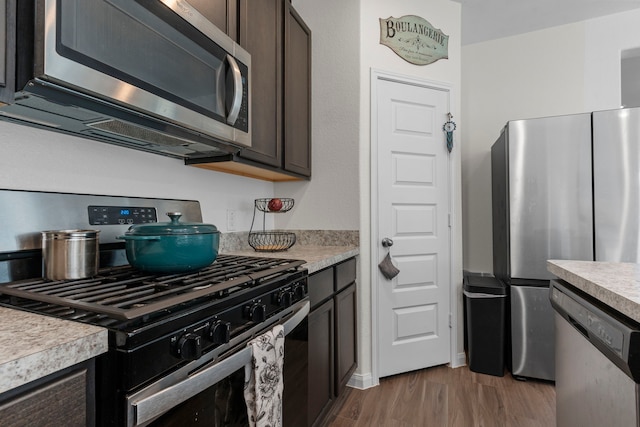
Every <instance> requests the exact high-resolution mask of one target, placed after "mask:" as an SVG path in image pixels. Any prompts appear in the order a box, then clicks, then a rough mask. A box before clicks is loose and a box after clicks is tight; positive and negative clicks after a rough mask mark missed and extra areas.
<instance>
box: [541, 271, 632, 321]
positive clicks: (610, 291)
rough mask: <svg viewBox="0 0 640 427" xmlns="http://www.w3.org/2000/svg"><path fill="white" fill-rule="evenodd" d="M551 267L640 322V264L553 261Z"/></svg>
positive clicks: (580, 287)
mask: <svg viewBox="0 0 640 427" xmlns="http://www.w3.org/2000/svg"><path fill="white" fill-rule="evenodd" d="M547 269H548V270H549V271H550V272H551V273H553V274H555V275H556V276H557V277H559V278H560V279H563V280H565V281H567V282H569V283H571V284H572V285H573V286H575V287H576V288H578V289H580V290H581V291H584V292H586V293H587V294H589V295H591V296H592V297H594V298H596V299H597V300H599V301H601V302H602V303H604V304H606V305H608V306H609V307H611V308H613V309H614V310H616V311H619V312H620V313H622V314H624V315H625V316H627V317H629V318H631V319H633V320H635V321H636V322H640V264H633V263H620V262H597V261H565V260H549V261H547Z"/></svg>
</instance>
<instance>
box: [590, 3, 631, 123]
mask: <svg viewBox="0 0 640 427" xmlns="http://www.w3.org/2000/svg"><path fill="white" fill-rule="evenodd" d="M639 22H640V9H635V10H632V11H629V12H625V13H618V14H615V15H609V16H604V17H602V18H598V19H591V20H588V21H585V80H584V83H585V87H584V92H585V108H586V110H587V111H597V110H609V109H613V108H619V107H620V101H621V95H620V86H621V79H620V57H621V53H622V51H623V50H627V49H637V48H638V47H640V25H638V23H639Z"/></svg>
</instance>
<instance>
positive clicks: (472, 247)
mask: <svg viewBox="0 0 640 427" xmlns="http://www.w3.org/2000/svg"><path fill="white" fill-rule="evenodd" d="M638 22H640V10H637V9H636V10H633V11H630V12H624V13H619V14H615V15H609V16H605V17H601V18H597V19H591V20H587V21H582V22H578V23H575V24H570V25H565V26H560V27H555V28H550V29H546V30H541V31H536V32H531V33H527V34H523V35H519V36H514V37H508V38H503V39H498V40H493V41H489V42H483V43H478V44H473V45H468V46H465V47H464V48H463V49H462V54H463V67H462V70H463V71H462V92H463V104H462V105H463V107H462V115H463V117H464V118H465V126H466V129H465V142H466V143H465V144H464V147H463V157H462V180H463V181H462V186H463V217H464V227H463V232H464V237H465V239H464V268H465V269H467V270H470V271H476V272H492V271H493V261H492V259H493V254H492V247H491V241H492V226H491V173H490V172H491V171H490V150H491V145H492V144H493V143H494V142H495V140H496V138H497V137H498V135H499V132H500V129H501V128H502V127H503V126H504V124H505V123H506V122H507V121H508V120H514V119H525V118H532V117H544V116H553V115H562V114H574V113H582V112H588V111H597V110H606V109H613V108H619V107H620V102H621V95H620V86H621V79H620V58H621V52H622V51H623V50H626V49H634V48H637V47H639V46H640V26H638Z"/></svg>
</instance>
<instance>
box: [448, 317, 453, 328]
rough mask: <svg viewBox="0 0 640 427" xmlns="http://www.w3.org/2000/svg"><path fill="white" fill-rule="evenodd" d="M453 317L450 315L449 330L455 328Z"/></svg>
mask: <svg viewBox="0 0 640 427" xmlns="http://www.w3.org/2000/svg"><path fill="white" fill-rule="evenodd" d="M452 319H453V317H452V316H451V313H449V329H451V328H453V320H452Z"/></svg>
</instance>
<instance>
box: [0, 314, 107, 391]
mask: <svg viewBox="0 0 640 427" xmlns="http://www.w3.org/2000/svg"><path fill="white" fill-rule="evenodd" d="M107 348H108V337H107V330H106V329H104V328H101V327H98V326H92V325H87V324H84V323H79V322H73V321H69V320H62V319H56V318H53V317H49V316H43V315H39V314H33V313H28V312H25V311H20V310H14V309H11V308H5V307H0V393H2V392H5V391H7V390H11V389H13V388H16V387H18V386H21V385H23V384H26V383H28V382H30V381H33V380H36V379H38V378H42V377H44V376H46V375H49V374H52V373H54V372H57V371H60V370H61V369H64V368H67V367H69V366H73V365H75V364H77V363H80V362H83V361H85V360H88V359H91V358H92V357H96V356H98V355H100V354H102V353H104V352H106V351H107Z"/></svg>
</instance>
